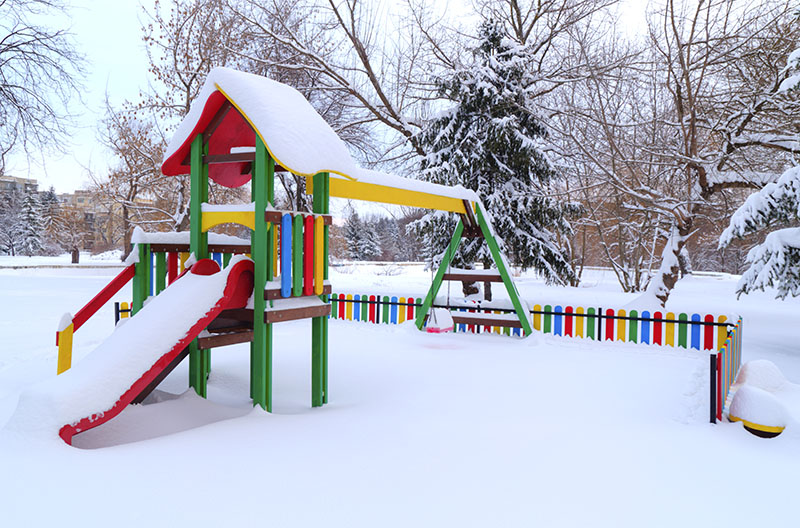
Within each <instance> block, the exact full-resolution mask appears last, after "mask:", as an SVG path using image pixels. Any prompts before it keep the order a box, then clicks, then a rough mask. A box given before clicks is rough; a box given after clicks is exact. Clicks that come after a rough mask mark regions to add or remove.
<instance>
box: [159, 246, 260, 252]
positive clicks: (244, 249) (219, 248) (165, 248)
mask: <svg viewBox="0 0 800 528" xmlns="http://www.w3.org/2000/svg"><path fill="white" fill-rule="evenodd" d="M150 250H151V251H152V252H153V253H188V252H189V244H150ZM208 251H209V253H250V244H242V245H238V244H209V245H208Z"/></svg>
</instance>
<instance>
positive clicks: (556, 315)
mask: <svg viewBox="0 0 800 528" xmlns="http://www.w3.org/2000/svg"><path fill="white" fill-rule="evenodd" d="M562 313H564V309H563V308H562V307H561V306H560V305H558V306H556V307H555V308H553V334H555V335H563V334H562V332H561V326H562V324H563V320H564V316H563V315H561V314H562Z"/></svg>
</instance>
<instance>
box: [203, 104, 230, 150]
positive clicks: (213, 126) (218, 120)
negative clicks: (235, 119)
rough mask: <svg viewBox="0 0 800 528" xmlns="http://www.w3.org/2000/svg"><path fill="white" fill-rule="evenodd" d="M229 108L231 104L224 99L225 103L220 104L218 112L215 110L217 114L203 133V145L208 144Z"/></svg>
mask: <svg viewBox="0 0 800 528" xmlns="http://www.w3.org/2000/svg"><path fill="white" fill-rule="evenodd" d="M231 108H233V105H232V104H231V102H230V101H228V100H227V99H225V102H224V103H222V106H220V107H219V110H217V113H216V114H214V117H213V119H211V122H210V123H209V124H208V126H207V127H206V129H205V130H204V131H203V143H208V141H209V140H210V139H211V136H213V135H214V132H215V131H216V130H217V128H218V127H219V125H221V124H222V121H223V120H224V119H225V117H226V116H227V115H228V112H230V110H231ZM237 112H238V110H237Z"/></svg>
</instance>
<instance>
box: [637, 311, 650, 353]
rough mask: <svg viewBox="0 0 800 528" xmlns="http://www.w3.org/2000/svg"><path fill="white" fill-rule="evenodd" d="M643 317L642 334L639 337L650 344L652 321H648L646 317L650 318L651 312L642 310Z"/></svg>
mask: <svg viewBox="0 0 800 528" xmlns="http://www.w3.org/2000/svg"><path fill="white" fill-rule="evenodd" d="M642 319H643V321H642V335H641V336H640V337H639V339H640V340H641V341H640V342H642V343H645V344H648V345H649V344H650V321H647V320H646V319H650V312H648V311H647V310H645V311H644V312H642Z"/></svg>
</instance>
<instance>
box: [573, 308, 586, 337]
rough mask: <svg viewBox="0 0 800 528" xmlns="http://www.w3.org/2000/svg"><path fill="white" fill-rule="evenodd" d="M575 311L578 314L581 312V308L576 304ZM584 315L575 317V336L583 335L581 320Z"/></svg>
mask: <svg viewBox="0 0 800 528" xmlns="http://www.w3.org/2000/svg"><path fill="white" fill-rule="evenodd" d="M575 313H576V314H578V315H579V316H580V315H582V314H583V308H582V307H580V306H578V307H577V308H576V309H575ZM584 319H585V318H584V317H576V318H575V337H584V335H583V320H584Z"/></svg>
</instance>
